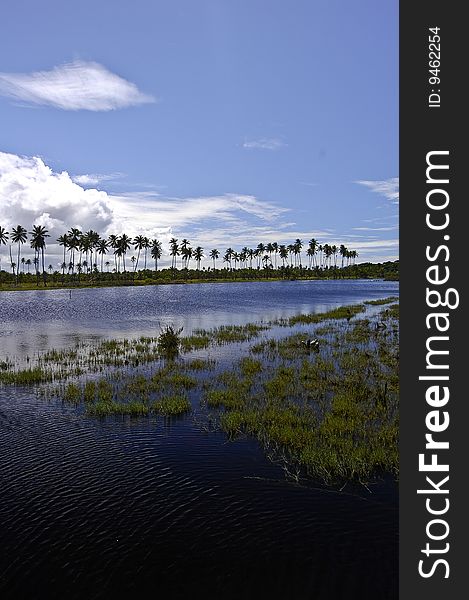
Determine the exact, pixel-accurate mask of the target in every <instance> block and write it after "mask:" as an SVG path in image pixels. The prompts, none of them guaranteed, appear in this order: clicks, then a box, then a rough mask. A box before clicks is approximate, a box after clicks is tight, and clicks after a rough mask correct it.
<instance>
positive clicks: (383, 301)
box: [364, 296, 399, 306]
mask: <svg viewBox="0 0 469 600" xmlns="http://www.w3.org/2000/svg"><path fill="white" fill-rule="evenodd" d="M396 300H399V298H398V297H397V296H389V297H388V298H381V299H379V300H365V302H364V304H369V305H370V306H381V305H383V304H391V302H396Z"/></svg>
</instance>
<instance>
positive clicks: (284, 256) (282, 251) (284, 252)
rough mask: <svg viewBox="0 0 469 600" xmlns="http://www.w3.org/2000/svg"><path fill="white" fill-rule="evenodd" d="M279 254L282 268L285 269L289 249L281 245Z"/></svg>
mask: <svg viewBox="0 0 469 600" xmlns="http://www.w3.org/2000/svg"><path fill="white" fill-rule="evenodd" d="M278 253H279V256H280V258H281V259H282V266H283V267H284V266H285V261H286V260H287V258H288V250H287V247H286V246H285V244H281V245H280V246H279V249H278Z"/></svg>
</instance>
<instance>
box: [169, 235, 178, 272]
mask: <svg viewBox="0 0 469 600" xmlns="http://www.w3.org/2000/svg"><path fill="white" fill-rule="evenodd" d="M169 248H170V250H169V254H170V256H171V268H172V269H175V268H176V258H177V256H178V255H179V246H178V241H177V238H171V239H170V240H169Z"/></svg>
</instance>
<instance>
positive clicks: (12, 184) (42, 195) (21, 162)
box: [0, 152, 114, 234]
mask: <svg viewBox="0 0 469 600" xmlns="http://www.w3.org/2000/svg"><path fill="white" fill-rule="evenodd" d="M0 214H1V216H2V222H3V223H2V224H3V226H5V225H6V226H7V227H12V226H14V225H17V224H18V223H19V224H22V225H24V226H25V227H27V228H29V227H31V225H33V224H45V225H47V226H48V228H49V229H51V231H53V233H54V234H55V233H58V232H60V233H61V231H62V230H64V229H66V228H67V227H72V226H73V227H75V226H79V227H81V228H83V229H88V228H93V229H99V230H103V229H105V228H107V227H108V226H109V225H110V224H111V223H112V221H113V219H114V213H113V210H112V206H111V205H110V203H109V197H108V195H107V194H106V192H101V191H98V190H95V189H90V190H85V189H83V188H82V187H81V186H80V185H78V184H76V183H74V182H73V181H72V179H71V178H70V176H69V174H68V173H67V172H66V171H63V172H62V173H54V172H53V171H52V169H51V168H50V167H48V166H47V165H46V164H44V162H43V160H42V159H41V158H38V157H33V158H29V157H21V156H16V155H14V154H7V153H5V152H0Z"/></svg>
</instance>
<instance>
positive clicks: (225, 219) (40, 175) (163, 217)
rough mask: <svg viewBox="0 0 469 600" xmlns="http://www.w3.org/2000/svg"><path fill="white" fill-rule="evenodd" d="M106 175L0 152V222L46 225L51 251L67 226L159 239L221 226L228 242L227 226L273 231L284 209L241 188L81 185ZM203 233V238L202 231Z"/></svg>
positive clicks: (28, 226)
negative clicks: (210, 190) (177, 191)
mask: <svg viewBox="0 0 469 600" xmlns="http://www.w3.org/2000/svg"><path fill="white" fill-rule="evenodd" d="M106 178H110V176H104V177H103V176H97V175H96V176H92V175H86V176H75V177H73V178H72V177H71V176H70V175H69V173H67V172H66V171H63V172H60V173H58V172H54V171H53V170H52V169H51V168H50V167H49V166H48V165H46V164H45V163H44V161H43V160H42V159H41V158H39V157H22V156H17V155H15V154H8V153H5V152H0V224H1V225H2V226H3V227H6V228H7V229H11V227H13V226H16V225H17V224H21V225H23V226H24V227H26V228H27V229H28V230H29V228H30V227H31V226H32V225H39V224H40V225H44V226H46V228H47V229H48V230H49V232H50V235H51V239H50V243H49V246H51V247H52V248H51V251H52V252H54V248H53V242H54V240H55V239H56V238H57V237H58V236H59V235H61V234H62V233H63V232H65V231H67V230H68V229H70V228H71V227H77V228H79V229H81V230H83V231H84V230H88V229H94V230H95V231H98V232H99V233H101V234H102V235H109V234H110V233H115V234H118V235H119V234H122V233H124V232H125V233H127V234H128V235H130V236H131V237H134V236H135V235H138V234H144V235H148V236H151V237H154V236H157V237H158V238H159V239H161V240H162V241H163V243H164V244H166V243H167V241H168V240H169V238H170V237H172V236H173V235H176V236H177V235H178V232H181V231H182V232H184V235H186V236H190V235H191V234H192V233H194V232H195V231H200V232H202V231H211V230H212V229H217V228H222V227H224V228H225V240H226V241H228V243H230V242H229V240H230V233H229V232H231V234H234V232H237V231H238V229H240V230H245V231H247V230H248V229H249V227H250V224H249V223H251V224H252V223H253V221H254V222H255V221H257V222H258V223H261V224H262V228H264V229H266V230H267V231H269V230H272V231H276V228H277V225H273V224H274V223H275V222H276V220H277V219H278V218H279V217H280V216H281V215H283V214H284V213H286V212H288V209H286V208H283V207H281V206H278V205H276V204H274V203H271V202H266V201H263V200H260V199H258V198H256V197H255V196H250V195H245V194H235V193H226V194H220V195H218V196H204V197H188V198H163V197H160V196H159V195H158V194H157V193H154V192H138V191H136V192H129V193H126V194H120V195H118V194H109V193H107V192H105V191H101V190H97V189H94V188H89V189H87V188H86V185H85V184H91V183H92V181H93V180H100V181H103V179H106ZM79 181H81V183H82V185H80V183H78V182H79ZM179 235H183V233H180V234H179ZM204 239H205V240H207V242H208V238H207V236H206V235H205V236H204ZM56 250H57V249H56ZM57 254H58V252H57Z"/></svg>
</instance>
